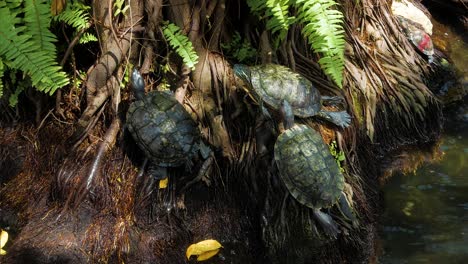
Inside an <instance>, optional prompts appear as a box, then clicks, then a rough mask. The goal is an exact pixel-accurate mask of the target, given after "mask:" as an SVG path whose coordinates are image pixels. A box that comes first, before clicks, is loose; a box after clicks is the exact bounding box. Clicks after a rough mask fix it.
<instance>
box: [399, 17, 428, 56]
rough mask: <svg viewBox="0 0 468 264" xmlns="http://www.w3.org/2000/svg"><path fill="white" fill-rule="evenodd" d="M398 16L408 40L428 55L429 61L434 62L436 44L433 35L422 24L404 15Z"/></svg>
mask: <svg viewBox="0 0 468 264" xmlns="http://www.w3.org/2000/svg"><path fill="white" fill-rule="evenodd" d="M396 17H397V19H398V21H399V22H400V25H401V26H402V28H403V32H404V33H405V35H406V37H407V38H408V40H409V41H410V42H411V43H412V44H413V46H414V47H416V49H417V50H418V51H420V52H421V53H422V54H424V55H426V56H427V59H428V62H429V63H432V62H433V61H434V45H433V43H432V39H431V36H430V35H429V34H428V33H427V32H426V31H425V30H424V28H423V27H422V25H421V24H419V23H417V22H414V21H411V20H409V19H407V18H404V17H402V16H396Z"/></svg>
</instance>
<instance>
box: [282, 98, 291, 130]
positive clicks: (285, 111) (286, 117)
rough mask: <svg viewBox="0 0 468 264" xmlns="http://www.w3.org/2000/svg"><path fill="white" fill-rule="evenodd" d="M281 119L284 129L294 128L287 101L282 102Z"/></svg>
mask: <svg viewBox="0 0 468 264" xmlns="http://www.w3.org/2000/svg"><path fill="white" fill-rule="evenodd" d="M280 113H281V117H282V119H283V126H284V129H290V128H291V127H293V126H294V113H293V109H292V107H291V105H290V104H289V103H288V101H286V100H283V101H282V102H281V107H280Z"/></svg>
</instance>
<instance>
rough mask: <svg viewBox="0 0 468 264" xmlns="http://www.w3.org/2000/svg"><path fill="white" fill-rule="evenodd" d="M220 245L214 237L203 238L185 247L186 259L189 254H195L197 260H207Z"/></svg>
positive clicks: (215, 252)
mask: <svg viewBox="0 0 468 264" xmlns="http://www.w3.org/2000/svg"><path fill="white" fill-rule="evenodd" d="M221 247H222V245H221V244H220V243H219V242H218V241H216V240H214V239H208V240H203V241H200V242H198V243H196V244H192V245H190V246H189V247H188V248H187V252H186V256H187V259H189V258H190V256H193V255H195V256H198V258H197V260H198V261H203V260H207V259H209V258H211V257H213V256H214V255H216V254H217V253H218V252H219V248H221Z"/></svg>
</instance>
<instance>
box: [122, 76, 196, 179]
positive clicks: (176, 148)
mask: <svg viewBox="0 0 468 264" xmlns="http://www.w3.org/2000/svg"><path fill="white" fill-rule="evenodd" d="M131 84H132V86H133V89H134V93H135V97H136V99H137V100H136V101H135V102H133V103H132V104H131V105H130V107H129V109H128V112H127V127H128V130H129V131H130V133H131V135H132V137H133V139H134V140H135V142H136V143H137V145H138V146H139V147H140V149H141V150H143V151H144V153H145V156H146V157H147V158H148V159H149V160H150V161H151V162H152V163H153V165H156V166H157V167H158V169H157V170H154V172H155V173H153V174H156V175H154V176H155V177H156V179H163V178H166V177H167V172H166V169H165V168H167V167H178V166H181V165H183V164H190V163H191V159H192V157H194V156H195V155H196V154H197V153H198V150H199V149H200V145H201V139H200V133H199V130H198V127H197V124H196V123H195V121H193V120H192V118H191V117H190V115H189V114H188V113H187V111H186V110H185V109H184V107H183V106H182V105H181V104H180V103H179V102H178V101H177V100H176V99H175V97H174V95H173V94H172V93H170V92H161V91H152V92H150V93H148V94H146V95H145V93H144V82H143V79H142V77H141V75H140V73H139V72H138V70H136V69H135V70H134V71H133V73H132V78H131Z"/></svg>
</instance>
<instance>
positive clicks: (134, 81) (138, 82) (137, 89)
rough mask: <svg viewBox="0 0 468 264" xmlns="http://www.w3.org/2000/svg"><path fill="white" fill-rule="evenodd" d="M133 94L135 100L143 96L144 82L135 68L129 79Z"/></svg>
mask: <svg viewBox="0 0 468 264" xmlns="http://www.w3.org/2000/svg"><path fill="white" fill-rule="evenodd" d="M130 83H131V85H132V89H133V93H134V94H135V98H136V99H137V100H141V99H143V97H144V95H145V81H143V77H142V76H141V73H140V71H139V70H138V68H137V67H135V68H133V72H132V77H130Z"/></svg>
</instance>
